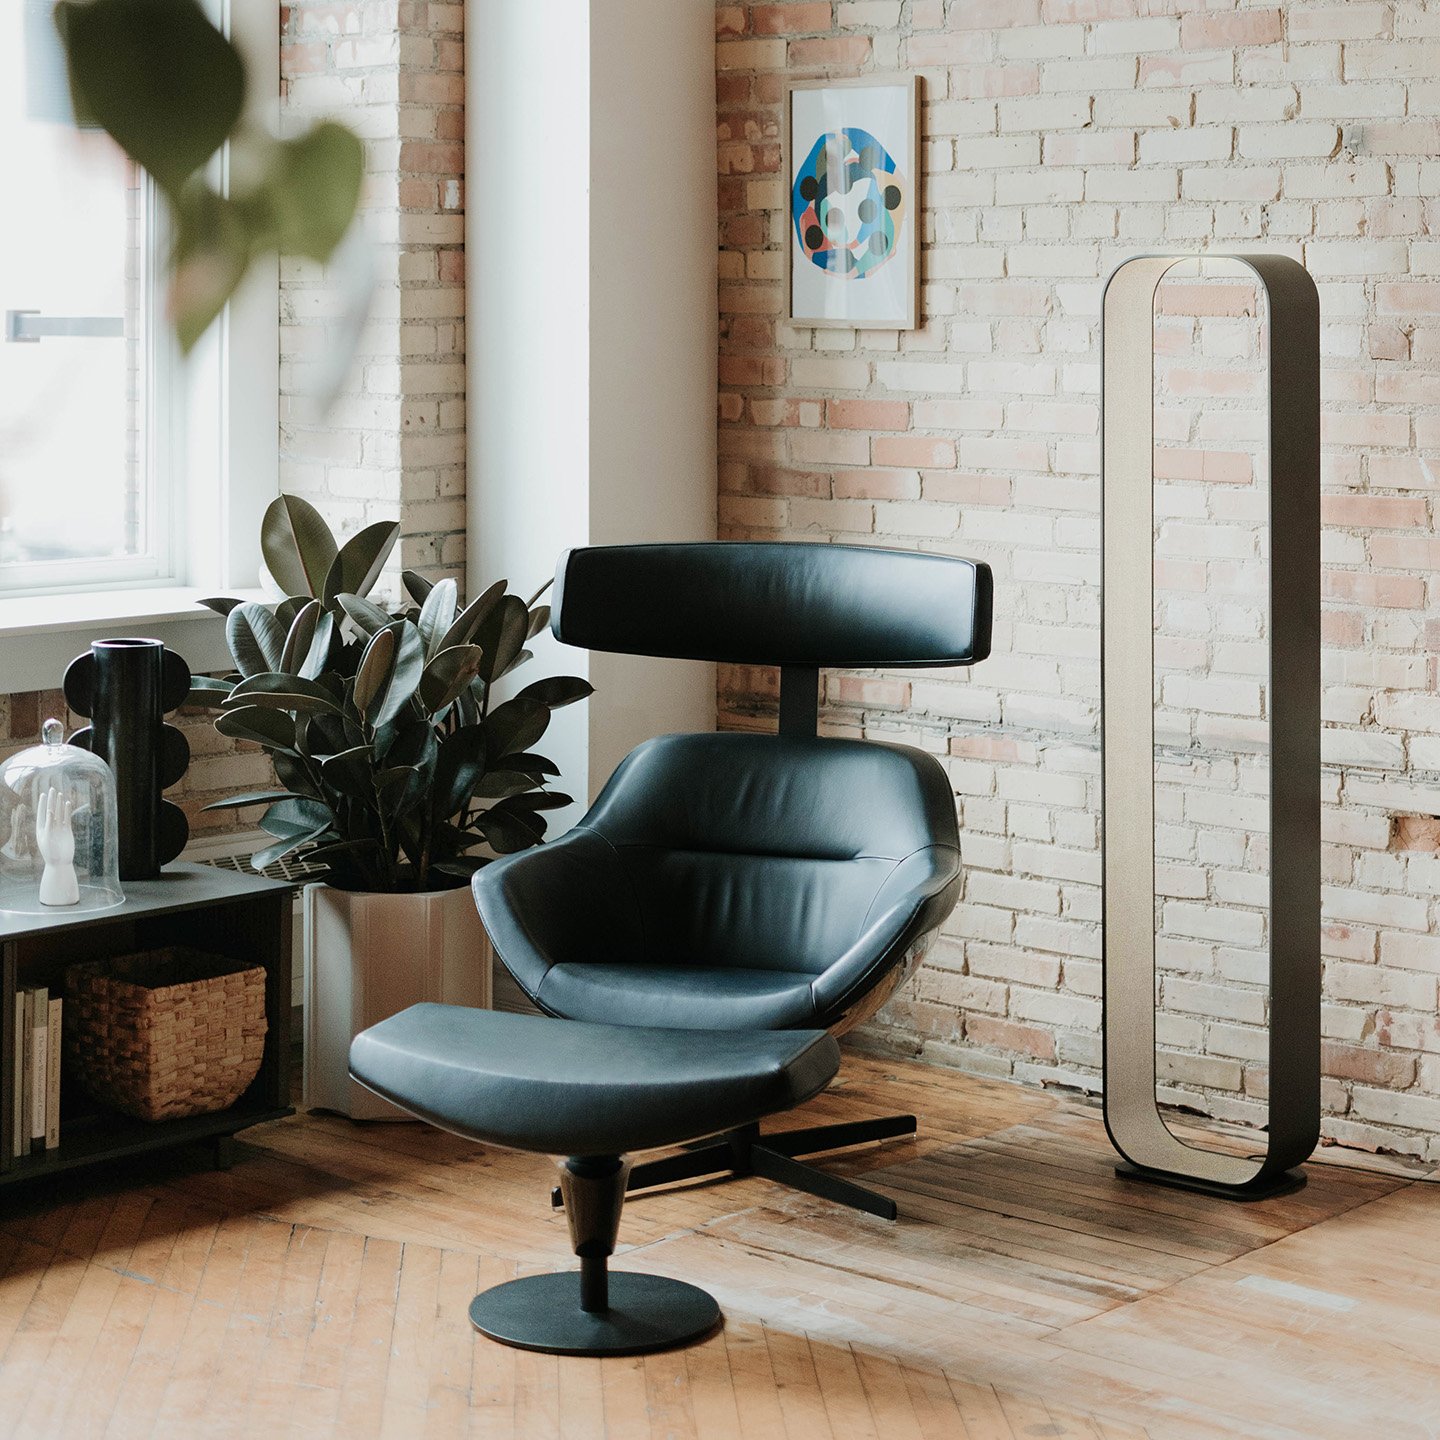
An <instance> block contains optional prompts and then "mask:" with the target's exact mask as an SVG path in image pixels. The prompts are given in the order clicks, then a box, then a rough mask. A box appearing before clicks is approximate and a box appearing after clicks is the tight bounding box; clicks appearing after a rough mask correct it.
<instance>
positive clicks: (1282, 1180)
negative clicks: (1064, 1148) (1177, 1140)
mask: <svg viewBox="0 0 1440 1440" xmlns="http://www.w3.org/2000/svg"><path fill="white" fill-rule="evenodd" d="M1115 1174H1116V1175H1117V1176H1119V1178H1120V1179H1121V1180H1134V1181H1138V1182H1140V1183H1142V1184H1145V1185H1164V1186H1166V1187H1167V1188H1168V1189H1170V1190H1189V1191H1192V1192H1193V1193H1194V1194H1197V1195H1214V1196H1215V1197H1216V1198H1217V1199H1220V1200H1271V1199H1273V1198H1274V1197H1275V1196H1277V1195H1289V1194H1292V1193H1293V1192H1294V1191H1296V1190H1300V1189H1303V1188H1304V1186H1305V1183H1306V1178H1307V1177H1306V1175H1305V1172H1304V1171H1303V1170H1282V1171H1281V1172H1280V1174H1278V1175H1272V1176H1270V1177H1269V1178H1268V1179H1265V1180H1252V1181H1249V1182H1248V1183H1246V1184H1244V1185H1222V1184H1220V1183H1219V1182H1217V1181H1214V1180H1202V1179H1200V1178H1199V1177H1198V1176H1191V1175H1176V1174H1174V1173H1173V1172H1172V1171H1169V1170H1147V1169H1145V1168H1144V1167H1143V1166H1140V1165H1130V1164H1128V1163H1122V1164H1119V1165H1117V1166H1116V1167H1115Z"/></svg>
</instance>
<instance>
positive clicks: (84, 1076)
mask: <svg viewBox="0 0 1440 1440" xmlns="http://www.w3.org/2000/svg"><path fill="white" fill-rule="evenodd" d="M64 1014H65V1048H66V1055H67V1058H68V1059H69V1061H70V1063H71V1065H72V1066H73V1067H74V1070H75V1073H76V1075H77V1076H78V1077H79V1078H80V1080H81V1082H82V1083H83V1085H84V1086H85V1088H86V1090H88V1091H89V1092H90V1094H91V1095H92V1096H94V1098H95V1099H96V1100H98V1101H99V1102H100V1103H101V1104H102V1105H108V1106H109V1107H111V1108H112V1109H115V1110H119V1111H121V1112H122V1113H124V1114H126V1115H133V1116H135V1117H136V1118H137V1119H140V1120H177V1119H180V1118H181V1117H182V1116H186V1115H208V1114H210V1113H211V1112H212V1111H215V1110H224V1109H227V1108H228V1107H229V1106H231V1105H233V1104H234V1103H235V1102H236V1101H237V1100H238V1099H239V1098H240V1097H241V1095H243V1094H244V1093H245V1090H246V1088H247V1087H248V1086H249V1084H250V1082H251V1081H252V1080H254V1078H255V1076H256V1074H257V1072H258V1071H259V1069H260V1060H261V1057H262V1056H263V1055H264V1052H265V1029H266V1021H265V971H264V970H263V969H262V968H260V967H258V966H257V967H256V968H254V969H249V970H237V969H236V962H235V961H234V960H227V959H225V958H223V957H221V956H217V955H206V954H202V953H201V952H200V951H198V950H190V949H187V948H186V947H184V946H181V945H172V946H169V947H167V948H166V949H163V950H150V951H146V952H144V953H142V954H138V955H121V956H117V957H115V958H114V959H110V960H97V961H92V962H89V963H87V964H83V965H72V966H70V967H69V968H68V969H67V970H66V972H65V1012H64Z"/></svg>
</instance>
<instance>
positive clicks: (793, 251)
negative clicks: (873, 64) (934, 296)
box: [781, 74, 923, 330]
mask: <svg viewBox="0 0 1440 1440" xmlns="http://www.w3.org/2000/svg"><path fill="white" fill-rule="evenodd" d="M857 132H858V133H857ZM857 139H858V140H859V141H860V147H859V148H858V149H857V147H856V143H855V142H856V140H857ZM842 147H843V148H842ZM862 152H864V153H862ZM872 162H873V163H872ZM921 169H922V155H921V150H920V77H919V76H918V75H914V74H911V75H867V76H864V77H862V78H860V79H853V80H829V79H823V80H796V81H792V82H790V83H789V84H788V85H787V86H786V87H785V101H784V111H783V118H782V125H781V179H782V183H783V205H784V209H783V213H782V221H783V225H784V235H785V237H786V238H785V264H784V267H783V269H784V276H785V315H786V318H787V319H789V320H790V322H791V323H792V324H795V325H807V326H817V327H826V328H832V329H856V330H858V329H866V330H914V329H915V328H916V327H917V326H918V325H919V323H920V231H921V228H922V226H921V217H922V214H923V211H922V208H921ZM867 171H868V174H867ZM837 172H839V173H840V174H841V177H842V180H843V181H844V182H846V183H844V185H843V188H841V189H839V190H837V189H836V187H835V186H834V184H833V183H832V181H833V178H834V176H835V174H836V173H837ZM817 207H818V208H817Z"/></svg>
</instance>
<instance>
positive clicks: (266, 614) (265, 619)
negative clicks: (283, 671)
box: [225, 602, 285, 677]
mask: <svg viewBox="0 0 1440 1440" xmlns="http://www.w3.org/2000/svg"><path fill="white" fill-rule="evenodd" d="M225 643H226V644H227V645H229V647H230V654H231V656H232V657H233V658H234V660H235V668H236V669H237V670H239V672H240V673H241V674H242V675H244V676H246V677H249V676H251V675H264V674H268V673H269V672H270V671H273V670H278V669H279V668H280V657H281V655H282V654H283V653H284V651H285V632H284V631H283V630H282V629H281V628H280V626H279V624H278V622H277V621H276V619H275V617H274V616H273V615H272V614H271V613H270V611H269V610H267V609H266V608H265V606H263V605H257V604H255V603H254V602H251V603H248V604H245V605H237V606H236V607H235V608H234V609H233V610H232V611H231V612H230V613H229V615H227V616H226V617H225Z"/></svg>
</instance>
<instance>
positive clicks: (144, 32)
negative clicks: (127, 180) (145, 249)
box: [55, 0, 245, 197]
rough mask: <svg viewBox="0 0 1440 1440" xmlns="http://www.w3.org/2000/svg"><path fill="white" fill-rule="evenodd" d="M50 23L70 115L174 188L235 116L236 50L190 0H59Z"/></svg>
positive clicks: (240, 85) (241, 71)
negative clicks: (63, 59) (62, 52)
mask: <svg viewBox="0 0 1440 1440" xmlns="http://www.w3.org/2000/svg"><path fill="white" fill-rule="evenodd" d="M55 22H56V25H57V26H58V28H59V30H60V34H61V38H62V39H63V41H64V43H65V49H66V54H67V58H68V60H69V68H70V86H71V91H72V94H73V97H74V102H75V112H76V114H77V115H78V116H81V117H83V119H84V120H85V121H86V122H87V123H90V122H98V123H99V124H100V125H103V126H104V127H105V129H106V130H108V131H109V132H110V134H111V135H113V136H114V137H115V139H116V140H117V141H118V142H119V143H120V146H121V148H122V149H123V150H124V151H125V153H126V154H127V155H130V156H131V157H132V158H133V159H134V160H136V161H137V162H138V163H139V164H140V165H142V166H144V168H145V169H146V170H148V171H149V172H150V174H152V175H153V176H154V177H155V179H156V180H157V181H158V182H159V184H160V186H161V187H162V188H163V189H164V190H166V191H167V192H169V194H170V195H171V196H172V197H173V196H175V195H176V194H178V193H179V190H180V187H181V186H182V185H183V184H184V182H185V180H186V179H187V178H188V177H189V176H190V175H191V174H192V173H193V172H194V171H196V170H198V169H199V168H200V167H201V166H202V165H204V164H205V162H206V161H207V160H208V159H209V158H210V157H211V156H212V155H213V154H214V153H215V152H216V151H217V150H218V149H219V148H220V146H221V145H222V144H223V143H224V141H225V138H226V137H227V136H228V135H229V134H230V132H231V130H233V129H234V128H235V124H236V122H237V121H238V120H239V118H240V112H241V110H242V109H243V108H244V104H245V66H244V63H243V62H242V61H241V58H240V53H239V51H238V50H237V49H236V48H235V47H234V46H233V45H232V44H231V43H230V42H229V41H228V40H227V39H226V38H225V37H224V36H223V35H222V34H221V33H220V32H219V31H218V30H217V29H216V28H215V27H214V26H213V25H212V24H211V23H210V21H209V20H208V19H206V17H205V13H204V11H203V10H202V9H201V8H200V6H199V5H198V4H197V3H195V0H88V3H84V4H81V3H75V0H62V3H60V4H59V5H57V6H56V7H55Z"/></svg>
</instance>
